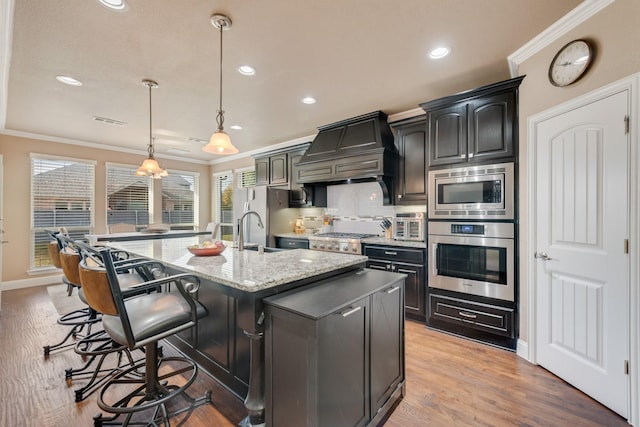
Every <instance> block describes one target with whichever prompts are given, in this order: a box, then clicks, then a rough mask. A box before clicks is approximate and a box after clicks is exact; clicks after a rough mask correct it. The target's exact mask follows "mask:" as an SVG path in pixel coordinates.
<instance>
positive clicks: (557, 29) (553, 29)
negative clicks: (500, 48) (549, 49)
mask: <svg viewBox="0 0 640 427" xmlns="http://www.w3.org/2000/svg"><path fill="white" fill-rule="evenodd" d="M614 1H615V0H585V1H584V2H583V3H581V4H580V5H578V6H576V7H575V8H574V9H573V10H572V11H571V12H569V13H567V14H566V15H564V16H563V17H562V18H560V19H558V20H557V21H556V22H554V23H553V24H551V25H550V26H549V27H548V28H547V29H546V30H544V31H543V32H541V33H540V34H538V35H537V36H535V37H534V38H533V39H531V40H529V41H528V42H527V43H526V44H524V45H523V46H522V47H521V48H520V49H518V50H516V51H515V52H513V53H512V54H511V55H509V56H508V57H507V63H508V64H509V72H510V74H511V77H516V76H518V75H519V74H518V67H519V66H520V64H522V63H523V62H524V61H526V60H527V59H529V58H530V57H532V56H533V55H535V54H536V53H538V52H540V51H541V50H542V49H544V48H545V47H546V46H548V45H549V44H551V43H553V42H554V41H556V40H558V39H559V38H560V37H562V36H563V35H565V34H567V33H568V32H569V31H571V30H573V29H574V28H576V27H577V26H578V25H580V24H582V23H583V22H584V21H586V20H587V19H589V18H591V17H592V16H594V15H595V14H597V13H598V12H600V11H601V10H602V9H604V8H605V7H607V6H609V5H610V4H611V3H613V2H614Z"/></svg>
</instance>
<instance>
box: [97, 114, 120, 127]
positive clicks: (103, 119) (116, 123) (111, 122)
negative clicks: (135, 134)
mask: <svg viewBox="0 0 640 427" xmlns="http://www.w3.org/2000/svg"><path fill="white" fill-rule="evenodd" d="M93 120H95V121H96V122H102V123H107V124H109V125H114V126H126V125H127V122H121V121H120V120H114V119H108V118H106V117H98V116H93Z"/></svg>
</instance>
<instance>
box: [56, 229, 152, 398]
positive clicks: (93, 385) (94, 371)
mask: <svg viewBox="0 0 640 427" xmlns="http://www.w3.org/2000/svg"><path fill="white" fill-rule="evenodd" d="M64 243H65V248H64V250H63V251H61V253H60V254H61V255H60V256H61V258H62V259H64V260H65V262H66V263H68V264H71V266H70V267H69V269H70V270H73V271H74V274H76V275H77V276H78V277H79V280H80V282H81V285H82V287H81V288H80V290H79V292H80V295H81V296H82V297H84V289H85V288H86V287H87V286H90V284H87V283H83V282H82V277H80V273H79V264H80V260H81V258H80V257H82V258H87V257H91V259H92V260H93V262H94V263H96V265H100V266H103V263H102V259H101V257H100V248H96V247H93V246H91V245H89V244H87V243H86V242H83V241H77V240H76V241H72V240H70V239H64ZM109 254H110V255H111V256H112V258H113V264H114V266H115V268H116V272H117V276H118V282H119V284H120V287H121V290H122V294H123V296H124V297H127V296H128V297H132V296H136V295H140V294H142V293H145V292H150V291H141V290H138V289H133V288H132V286H133V285H136V284H139V283H143V282H145V281H148V280H149V278H153V277H156V276H161V275H164V270H163V269H164V266H163V265H162V264H161V263H159V262H157V261H151V260H148V259H145V258H130V257H129V254H127V253H124V252H121V251H120V252H117V251H110V252H109ZM158 290H159V289H158ZM85 301H86V298H85ZM87 303H88V301H87ZM89 306H90V307H91V309H93V310H94V311H96V308H95V307H92V306H91V304H89ZM96 312H97V311H96ZM74 350H75V352H76V353H77V354H79V355H80V356H82V358H83V359H85V360H86V359H87V358H88V360H87V362H86V363H85V365H84V366H82V367H81V368H76V369H74V368H69V369H67V370H65V379H67V380H71V379H72V378H81V379H84V378H85V377H88V378H89V380H88V382H86V383H85V384H83V385H82V386H81V387H79V388H76V389H75V390H74V392H75V401H76V402H80V401H82V400H84V399H85V398H86V397H87V396H89V395H90V394H91V393H93V392H94V391H96V390H98V389H99V388H100V387H101V386H102V385H103V384H105V383H106V382H107V381H108V380H109V378H110V376H112V375H115V374H117V373H118V372H120V371H122V370H123V369H127V368H128V367H131V366H134V365H135V364H136V363H137V362H139V360H135V359H134V357H133V356H132V355H131V351H130V350H129V348H128V347H126V346H124V345H122V344H120V343H117V342H115V341H113V340H112V339H111V337H110V336H109V335H108V334H107V333H106V332H105V331H104V330H100V331H97V332H93V333H91V334H89V335H87V336H85V337H84V338H82V339H80V340H79V341H77V342H76V345H75V347H74ZM109 357H111V359H112V360H113V361H115V365H113V364H111V365H109V364H108V363H107V364H106V365H105V362H107V358H109ZM138 357H140V356H138ZM94 362H95V363H94Z"/></svg>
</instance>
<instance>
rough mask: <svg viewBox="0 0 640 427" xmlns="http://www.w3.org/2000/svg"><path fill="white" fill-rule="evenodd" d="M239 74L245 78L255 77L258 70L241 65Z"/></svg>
mask: <svg viewBox="0 0 640 427" xmlns="http://www.w3.org/2000/svg"><path fill="white" fill-rule="evenodd" d="M238 72H239V73H240V74H243V75H245V76H253V75H254V74H255V73H256V69H255V68H253V67H252V66H251V65H241V66H239V67H238Z"/></svg>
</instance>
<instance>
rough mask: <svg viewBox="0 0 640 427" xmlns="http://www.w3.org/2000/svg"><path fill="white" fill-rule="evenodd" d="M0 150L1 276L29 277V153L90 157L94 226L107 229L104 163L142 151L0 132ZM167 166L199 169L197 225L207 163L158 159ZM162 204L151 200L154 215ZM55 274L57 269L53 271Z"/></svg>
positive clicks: (204, 200) (134, 158) (206, 208)
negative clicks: (0, 179)
mask: <svg viewBox="0 0 640 427" xmlns="http://www.w3.org/2000/svg"><path fill="white" fill-rule="evenodd" d="M0 153H2V155H3V156H4V159H3V160H4V161H3V166H4V188H3V202H4V206H3V209H4V223H3V226H4V230H5V233H4V235H3V240H8V241H9V243H7V244H5V245H4V246H3V250H2V281H3V282H7V281H12V280H21V279H27V278H29V276H28V274H27V272H28V270H29V257H30V233H31V206H30V194H31V190H30V185H31V161H30V153H37V154H49V155H56V156H61V157H70V158H76V159H86V160H95V161H97V163H96V182H95V185H96V193H95V231H96V232H97V233H102V232H106V230H107V228H106V195H105V191H106V183H105V174H106V172H105V163H109V162H110V163H120V164H130V165H138V164H139V163H141V162H142V160H143V159H144V157H145V156H143V155H136V154H127V153H121V152H117V151H109V150H101V149H96V148H90V147H82V146H78V145H71V144H61V143H55V142H49V141H41V140H37V139H28V138H20V137H15V136H8V135H0ZM158 160H159V161H160V163H161V164H162V166H163V167H164V168H167V169H174V170H180V171H189V172H197V173H200V194H199V198H200V209H199V216H200V225H201V226H204V225H206V224H207V222H209V221H210V220H211V209H210V207H211V196H210V195H211V179H210V176H211V175H210V168H211V167H210V166H209V165H203V164H195V163H189V162H181V161H176V160H167V159H158ZM154 196H155V197H154V198H155V199H156V200H160V187H159V186H156V189H155V194H154ZM161 209H162V206H161V204H160V203H156V205H155V206H154V211H155V212H154V217H155V218H162V215H161ZM57 275H58V276H59V273H57Z"/></svg>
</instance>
